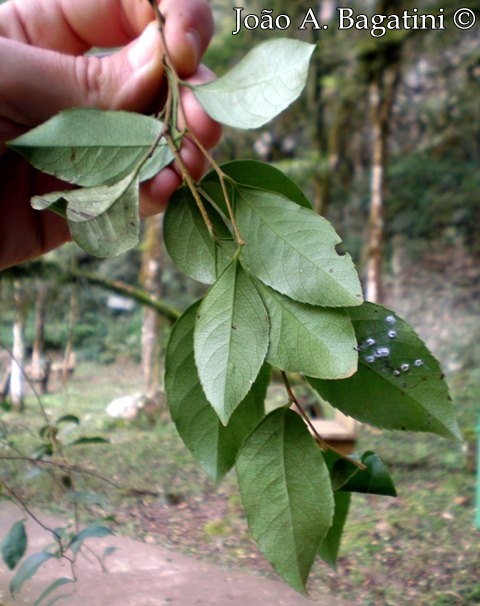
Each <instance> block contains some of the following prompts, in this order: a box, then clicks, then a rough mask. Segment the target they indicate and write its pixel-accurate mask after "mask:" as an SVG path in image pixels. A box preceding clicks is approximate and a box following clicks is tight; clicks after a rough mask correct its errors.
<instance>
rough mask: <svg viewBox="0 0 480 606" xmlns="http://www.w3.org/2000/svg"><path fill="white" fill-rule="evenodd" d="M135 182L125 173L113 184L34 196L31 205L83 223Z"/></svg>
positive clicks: (101, 212)
mask: <svg viewBox="0 0 480 606" xmlns="http://www.w3.org/2000/svg"><path fill="white" fill-rule="evenodd" d="M136 184H137V181H136V179H135V178H134V177H132V175H127V177H125V178H124V179H122V180H121V181H119V182H118V183H114V184H113V185H99V186H96V187H82V188H80V189H71V190H65V191H57V192H52V193H50V194H44V195H41V196H34V197H33V198H32V207H33V208H34V209H35V210H45V209H47V208H50V209H51V210H53V211H55V212H57V213H58V214H60V215H62V216H65V217H66V218H67V219H68V221H69V222H74V223H83V222H85V221H90V220H91V219H95V218H96V217H99V216H100V215H103V214H104V213H105V212H106V211H108V209H109V208H110V207H111V206H113V205H114V204H115V203H116V202H117V200H121V199H122V197H123V196H125V194H126V192H129V191H130V190H131V189H132V187H134V186H136ZM65 205H66V207H65Z"/></svg>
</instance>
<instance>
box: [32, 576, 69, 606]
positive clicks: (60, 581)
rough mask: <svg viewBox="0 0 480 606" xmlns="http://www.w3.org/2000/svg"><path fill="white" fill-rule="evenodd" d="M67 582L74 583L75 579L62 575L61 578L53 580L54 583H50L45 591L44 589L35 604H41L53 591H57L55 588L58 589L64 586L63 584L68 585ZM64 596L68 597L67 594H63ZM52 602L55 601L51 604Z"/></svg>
mask: <svg viewBox="0 0 480 606" xmlns="http://www.w3.org/2000/svg"><path fill="white" fill-rule="evenodd" d="M67 583H73V580H72V579H69V578H68V577H61V578H59V579H56V580H55V581H53V583H50V585H49V586H48V587H47V588H46V589H45V590H44V591H42V593H41V594H40V596H39V597H38V599H36V600H35V602H34V604H33V606H39V605H40V604H41V602H43V600H44V599H45V598H46V597H47V596H49V595H50V594H51V593H52V592H53V591H55V589H57V588H58V587H62V585H66V584H67ZM59 597H60V596H59ZM63 597H67V596H63ZM55 599H57V598H55ZM52 603H53V602H50V604H52Z"/></svg>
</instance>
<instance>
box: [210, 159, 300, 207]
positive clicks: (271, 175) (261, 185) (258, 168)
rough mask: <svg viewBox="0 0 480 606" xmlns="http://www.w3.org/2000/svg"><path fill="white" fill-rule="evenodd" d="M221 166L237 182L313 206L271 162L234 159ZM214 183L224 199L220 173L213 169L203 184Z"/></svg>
mask: <svg viewBox="0 0 480 606" xmlns="http://www.w3.org/2000/svg"><path fill="white" fill-rule="evenodd" d="M220 168H221V170H222V172H224V173H225V174H226V175H227V176H228V177H230V179H233V180H234V181H235V183H238V184H241V185H248V186H250V187H256V188H258V189H262V190H268V191H272V192H276V193H277V194H281V195H282V196H285V197H286V198H288V199H289V200H291V201H292V202H295V204H299V205H300V206H304V207H305V208H310V209H311V208H312V205H311V204H310V202H309V200H308V198H307V197H306V196H305V194H304V193H303V191H302V190H301V189H300V187H299V186H298V185H297V184H296V183H295V181H293V180H292V179H290V177H287V176H286V175H285V174H284V173H282V171H280V170H278V168H275V167H274V166H272V165H271V164H266V163H265V162H259V161H258V160H232V161H231V162H226V163H225V164H222V165H221V166H220ZM214 183H215V184H217V186H218V190H217V191H218V194H217V196H218V197H220V198H222V199H223V195H222V192H221V190H220V186H219V179H218V175H217V173H216V171H214V170H212V171H210V172H209V173H207V174H206V175H205V176H204V178H203V179H202V183H201V184H202V187H205V186H207V185H210V184H214ZM217 196H216V197H215V202H217V203H219V206H220V208H221V210H223V212H224V213H225V214H227V215H228V213H226V209H225V206H224V204H223V202H222V200H218V199H217Z"/></svg>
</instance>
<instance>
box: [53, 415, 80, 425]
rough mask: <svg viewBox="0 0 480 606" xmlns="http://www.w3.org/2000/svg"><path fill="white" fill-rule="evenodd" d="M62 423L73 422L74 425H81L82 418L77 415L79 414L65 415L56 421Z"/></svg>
mask: <svg viewBox="0 0 480 606" xmlns="http://www.w3.org/2000/svg"><path fill="white" fill-rule="evenodd" d="M60 423H73V424H74V425H80V419H79V418H78V417H77V415H63V416H61V417H59V418H58V419H57V420H56V421H55V425H60Z"/></svg>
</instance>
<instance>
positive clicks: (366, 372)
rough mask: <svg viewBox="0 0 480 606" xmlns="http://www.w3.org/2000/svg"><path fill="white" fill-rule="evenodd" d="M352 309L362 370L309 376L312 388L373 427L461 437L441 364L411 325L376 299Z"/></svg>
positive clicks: (334, 404) (350, 414)
mask: <svg viewBox="0 0 480 606" xmlns="http://www.w3.org/2000/svg"><path fill="white" fill-rule="evenodd" d="M348 312H349V314H350V317H351V319H352V322H353V326H354V329H355V333H356V337H357V342H358V349H359V366H358V371H357V372H356V373H355V374H354V375H353V376H352V377H349V378H348V379H343V380H341V381H325V380H322V379H309V381H310V383H311V385H312V386H313V387H314V389H316V390H317V392H318V393H319V394H320V395H321V396H322V398H324V399H325V400H327V401H328V402H330V403H331V404H332V405H333V406H335V407H336V408H339V409H340V410H341V411H342V412H343V413H344V414H346V415H349V416H352V417H354V418H356V419H358V420H359V421H362V422H365V423H369V424H370V425H374V426H377V427H381V428H383V429H397V430H403V431H406V430H408V431H420V432H433V433H436V434H439V435H441V436H444V437H448V438H454V439H458V440H461V439H462V438H461V432H460V429H459V427H458V424H457V421H456V418H455V411H454V408H453V405H452V401H451V398H450V395H449V392H448V386H447V384H446V382H445V380H444V376H443V373H442V371H441V369H440V365H439V363H438V362H437V360H436V359H435V358H434V357H433V355H432V354H431V353H430V351H429V350H428V348H427V347H426V345H425V344H424V343H423V341H421V339H420V338H419V337H418V335H417V334H416V333H415V331H414V330H413V328H411V327H410V326H409V325H408V324H407V323H406V322H404V321H403V320H402V319H401V318H399V317H398V316H397V315H395V314H394V313H393V312H391V311H390V310H388V309H386V308H384V307H382V306H380V305H374V304H373V303H364V304H363V305H362V306H361V307H358V308H351V309H349V310H348Z"/></svg>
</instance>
